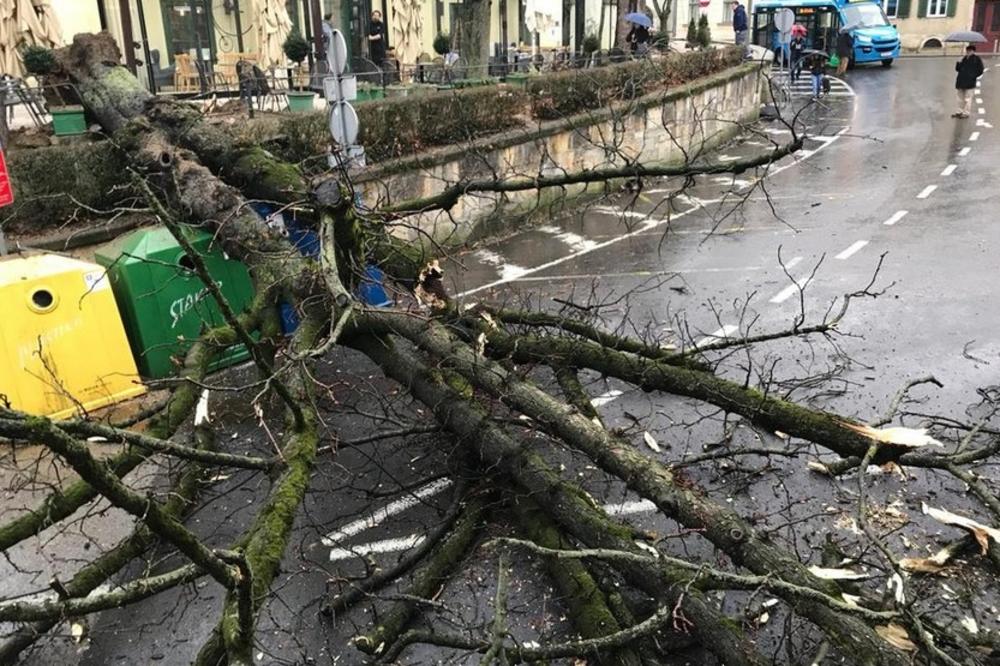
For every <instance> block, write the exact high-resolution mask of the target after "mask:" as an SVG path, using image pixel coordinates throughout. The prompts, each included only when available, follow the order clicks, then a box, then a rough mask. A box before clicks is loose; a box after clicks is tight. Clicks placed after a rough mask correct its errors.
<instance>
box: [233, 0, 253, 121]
mask: <svg viewBox="0 0 1000 666" xmlns="http://www.w3.org/2000/svg"><path fill="white" fill-rule="evenodd" d="M233 12H234V13H235V17H234V18H235V20H236V48H237V50H239V52H240V53H243V52H244V51H243V17H242V16H240V0H233ZM251 117H252V116H251Z"/></svg>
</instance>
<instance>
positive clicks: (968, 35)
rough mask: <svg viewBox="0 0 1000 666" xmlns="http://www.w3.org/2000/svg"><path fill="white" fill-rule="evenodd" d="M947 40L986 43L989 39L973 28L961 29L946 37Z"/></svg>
mask: <svg viewBox="0 0 1000 666" xmlns="http://www.w3.org/2000/svg"><path fill="white" fill-rule="evenodd" d="M944 41H946V42H971V43H973V44H985V43H986V42H987V41H988V40H987V39H986V38H985V37H983V36H982V35H981V34H979V33H978V32H975V31H973V30H959V31H958V32H953V33H951V34H950V35H948V36H947V37H945V38H944Z"/></svg>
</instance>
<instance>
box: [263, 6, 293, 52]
mask: <svg viewBox="0 0 1000 666" xmlns="http://www.w3.org/2000/svg"><path fill="white" fill-rule="evenodd" d="M256 5H257V49H258V51H259V53H258V57H259V60H258V64H259V65H260V67H261V68H262V69H267V68H268V67H271V66H272V65H284V64H286V63H287V62H288V58H286V57H285V52H284V51H283V50H282V49H281V47H282V45H283V44H284V43H285V40H286V39H287V38H288V35H289V34H291V32H292V19H291V18H290V17H289V16H288V10H287V9H286V8H285V3H284V2H283V1H282V0H257V2H256Z"/></svg>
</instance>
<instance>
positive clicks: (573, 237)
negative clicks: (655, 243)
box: [537, 215, 649, 252]
mask: <svg viewBox="0 0 1000 666" xmlns="http://www.w3.org/2000/svg"><path fill="white" fill-rule="evenodd" d="M646 217H649V216H648V215H644V216H643V218H644V219H645V218H646ZM537 229H538V230H539V231H541V232H542V233H546V234H549V235H551V236H554V237H556V238H557V239H559V240H561V241H562V242H563V243H566V245H569V247H570V249H571V250H573V251H575V252H580V251H584V250H591V249H593V247H594V246H595V245H597V242H596V241H592V240H588V239H586V238H584V237H583V236H581V235H580V234H575V233H573V232H572V231H563V230H562V229H560V228H559V227H553V226H550V225H543V226H540V227H537Z"/></svg>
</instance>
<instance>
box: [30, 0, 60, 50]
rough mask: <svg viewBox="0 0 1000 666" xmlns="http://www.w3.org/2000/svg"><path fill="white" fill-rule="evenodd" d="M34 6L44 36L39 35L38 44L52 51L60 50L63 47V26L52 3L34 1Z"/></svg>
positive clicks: (42, 0) (43, 0) (39, 0)
mask: <svg viewBox="0 0 1000 666" xmlns="http://www.w3.org/2000/svg"><path fill="white" fill-rule="evenodd" d="M32 4H33V5H34V6H35V13H36V14H37V15H38V22H39V23H40V24H41V27H42V34H41V35H39V41H38V42H37V43H38V44H40V45H41V46H46V47H48V48H50V49H55V48H59V47H60V46H62V45H63V35H62V26H61V25H60V24H59V18H58V17H57V16H56V12H55V10H54V9H53V8H52V3H51V2H50V1H49V0H32Z"/></svg>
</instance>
